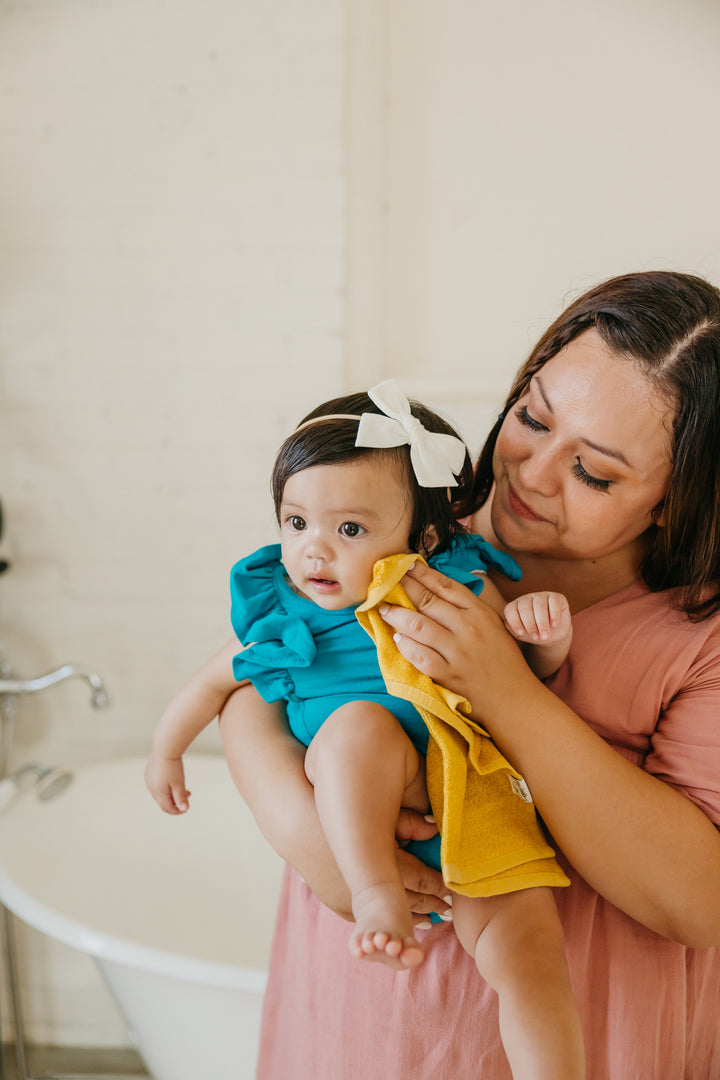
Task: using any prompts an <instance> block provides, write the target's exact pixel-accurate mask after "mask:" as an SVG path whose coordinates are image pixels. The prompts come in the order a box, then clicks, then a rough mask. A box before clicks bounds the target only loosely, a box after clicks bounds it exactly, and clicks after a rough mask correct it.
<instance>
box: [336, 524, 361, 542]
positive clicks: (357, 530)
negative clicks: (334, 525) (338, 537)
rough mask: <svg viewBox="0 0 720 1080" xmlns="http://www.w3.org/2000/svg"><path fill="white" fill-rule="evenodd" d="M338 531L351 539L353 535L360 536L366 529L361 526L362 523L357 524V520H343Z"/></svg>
mask: <svg viewBox="0 0 720 1080" xmlns="http://www.w3.org/2000/svg"><path fill="white" fill-rule="evenodd" d="M340 532H341V533H342V535H343V536H348V537H350V539H352V538H353V537H355V536H362V534H363V533H364V532H367V529H365V528H363V526H362V525H358V523H357V521H343V523H342V525H341V526H340Z"/></svg>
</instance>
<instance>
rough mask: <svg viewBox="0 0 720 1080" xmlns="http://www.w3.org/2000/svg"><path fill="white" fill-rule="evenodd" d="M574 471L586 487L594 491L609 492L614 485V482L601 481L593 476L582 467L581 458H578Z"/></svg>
mask: <svg viewBox="0 0 720 1080" xmlns="http://www.w3.org/2000/svg"><path fill="white" fill-rule="evenodd" d="M572 471H573V473H574V474H575V476H577V478H578V480H580V481H582V483H583V484H585V485H586V487H589V488H592V489H593V491H608V489H609V488H610V485H611V483H612V480H599V479H598V477H597V476H592V475H591V474H590V473H589V472H587V470H586V469H584V468H583V467H582V462H581V461H580V458H578V459H577V461H576V462H575V464H574V465H573V470H572Z"/></svg>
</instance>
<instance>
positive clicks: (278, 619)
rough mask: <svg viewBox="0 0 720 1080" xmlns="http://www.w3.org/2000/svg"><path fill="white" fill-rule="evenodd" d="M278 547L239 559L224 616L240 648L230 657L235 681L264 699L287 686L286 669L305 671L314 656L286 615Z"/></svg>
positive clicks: (307, 635) (308, 636)
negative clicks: (279, 587)
mask: <svg viewBox="0 0 720 1080" xmlns="http://www.w3.org/2000/svg"><path fill="white" fill-rule="evenodd" d="M280 569H281V564H280V545H279V544H269V545H267V546H266V547H263V548H259V549H258V550H257V551H255V552H254V553H253V554H252V555H249V556H248V557H247V558H245V559H241V560H240V562H238V563H236V564H235V566H234V567H233V568H232V570H231V572H230V596H231V600H232V606H231V612H230V618H231V621H232V625H233V630H234V631H235V633H236V635H237V637H238V639H239V640H240V642H241V643H242V644H243V645H245V646H246V648H245V649H244V650H243V651H242V652H239V653H238V654H237V656H235V657H234V659H233V674H234V676H235V678H236V679H237V681H238V682H242V681H243V680H245V679H249V680H250V682H251V683H252V684H253V686H254V687H255V689H256V690H257V691H258V693H259V694H260V696H261V697H262V698H264V700H265V701H279V700H280V699H281V698H283V697H285V696H286V695H287V693H288V692H289V691H291V690H292V688H293V681H292V679H291V677H290V675H289V673H288V668H299V667H300V668H305V667H309V666H310V664H312V662H313V660H314V659H315V656H316V654H317V649H316V646H315V641H314V640H313V636H312V633H311V632H310V629H309V628H308V626H307V624H306V623H305V622H304V621H303V619H302V618H300V617H299V616H297V615H291V614H289V613H288V612H287V611H286V610H285V609H284V607H283V605H282V601H281V599H280V597H279V595H278V591H277V587H276V580H277V574H278V571H279V570H280Z"/></svg>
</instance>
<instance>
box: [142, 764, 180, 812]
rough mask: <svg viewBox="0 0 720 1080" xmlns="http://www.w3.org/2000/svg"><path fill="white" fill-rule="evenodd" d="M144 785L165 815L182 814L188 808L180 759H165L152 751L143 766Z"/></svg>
mask: <svg viewBox="0 0 720 1080" xmlns="http://www.w3.org/2000/svg"><path fill="white" fill-rule="evenodd" d="M145 783H146V784H147V786H148V790H149V792H150V794H151V795H152V797H153V799H154V800H155V802H156V803H157V804H158V806H159V807H160V808H161V809H162V810H164V811H165V813H166V814H184V813H185V811H186V810H188V809H189V808H190V803H189V801H188V800H189V798H190V792H189V791H188V790H187V788H186V787H185V770H184V769H183V763H182V758H166V757H163V756H162V755H161V754H159V753H158V752H157V751H156V750H153V751H152V753H151V754H150V757H149V758H148V763H147V765H146V766H145Z"/></svg>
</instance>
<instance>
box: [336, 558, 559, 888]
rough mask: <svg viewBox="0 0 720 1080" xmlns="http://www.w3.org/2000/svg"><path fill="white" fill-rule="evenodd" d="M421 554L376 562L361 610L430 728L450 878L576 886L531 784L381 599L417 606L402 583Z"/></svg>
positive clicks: (383, 661)
mask: <svg viewBox="0 0 720 1080" xmlns="http://www.w3.org/2000/svg"><path fill="white" fill-rule="evenodd" d="M419 558H420V556H419V555H414V554H410V555H393V556H391V557H390V558H387V559H382V560H381V561H380V562H378V563H376V564H375V567H374V573H373V580H372V582H371V585H370V589H369V591H368V598H367V600H366V601H365V603H364V604H361V605H360V607H359V608H358V609H357V612H356V615H357V618H358V621H359V622H360V624H361V626H363V627H364V629H365V630H367V632H368V634H370V636H371V637H372V638H373V640H374V641H375V645H376V647H377V653H378V660H379V662H380V670H381V671H382V674H383V678H384V679H385V684H386V686H387V688H388V692H389V693H391V694H395V695H396V696H397V697H402V698H405V699H406V700H408V701H411V702H412V704H413V705H414V706H415V708H416V709H417V710H418V711H419V713H420V714H421V716H422V717H423V720H424V721H425V723H426V724H427V727H428V731H429V733H430V740H429V743H428V753H427V786H428V795H429V797H430V805H431V806H432V810H433V814H434V815H435V818H436V820H437V823H438V828H439V829H440V833H441V840H440V859H441V863H442V871H443V877H444V879H445V883H446V884H447V885H448V886H449V887H450V888H451V889H453V890H454V891H455V892H458V893H462V894H464V895H465V896H495V895H498V894H500V893H507V892H515V891H517V890H518V889H526V888H530V887H533V886H538V885H552V886H556V885H569V884H570V882H569V880H568V878H567V877H566V876H565V874H564V873H563V871H562V870H561V869H560V866H559V865H558V863H557V862H556V860H555V857H554V853H553V850H552V848H551V847H550V846H549V844H548V843H547V841H546V839H545V837H544V835H543V832H542V829H541V828H540V824H539V822H538V819H537V816H536V813H535V807H534V805H533V803H532V800H531V797H530V793H529V791H528V789H527V786H526V785H525V782H524V780H523V778H522V776H521V775H520V773H518V772H516V770H515V769H513V767H512V766H511V765H510V764H509V763H508V762H507V761H506V760H505V758H504V757H503V756H502V754H501V753H500V751H499V750H498V749H497V747H496V746H495V745H494V743H493V742H492V740H491V739H490V737H489V735H488V734H487V732H486V731H484V730H483V728H481V727H480V725H479V724H477V723H475V721H473V720H471V719H470V717H469V715H467V714H468V713H469V712H470V705H469V703H468V702H467V701H466V700H465V699H464V698H462V697H460V696H459V695H457V694H454V693H452V692H451V691H450V690H447V689H445V687H443V686H438V685H437V684H436V683H434V682H433V681H432V679H430V678H428V676H427V675H423V674H422V673H421V672H419V671H418V670H417V669H416V668H415V667H413V665H412V664H411V663H410V662H409V661H408V660H406V659H405V657H404V656H402V655H401V653H400V652H399V651H398V649H397V646H396V645H395V642H394V641H393V630H392V628H391V627H389V626H388V625H387V623H385V622H384V621H383V619H382V618H381V616H380V615H379V613H378V611H377V607H378V605H379V604H381V603H388V604H397V605H399V606H402V607H405V608H410V609H412V610H414V608H413V605H412V603H411V601H410V599H409V597H408V595H407V593H406V592H405V590H404V589H403V587H402V585H401V584H400V579H401V578H402V577H403V576H404V575H405V574H406V573H407V571H408V570H409V569H410V567H411V566H412V565H413V563H414V562H415V561H416V560H417V559H419Z"/></svg>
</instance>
